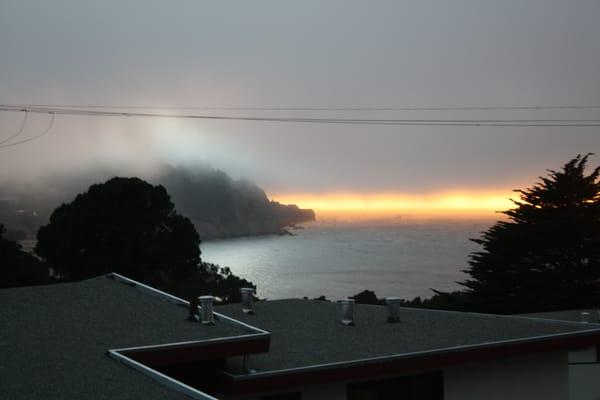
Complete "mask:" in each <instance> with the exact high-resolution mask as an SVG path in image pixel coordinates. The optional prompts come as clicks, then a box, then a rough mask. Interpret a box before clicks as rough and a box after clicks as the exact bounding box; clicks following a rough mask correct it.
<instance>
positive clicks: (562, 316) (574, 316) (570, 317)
mask: <svg viewBox="0 0 600 400" xmlns="http://www.w3.org/2000/svg"><path fill="white" fill-rule="evenodd" d="M582 312H587V313H588V314H589V322H590V323H595V324H598V323H600V311H599V310H598V309H579V310H564V311H547V312H539V313H530V314H521V315H522V316H524V317H531V318H542V319H550V320H557V321H574V322H581V313H582Z"/></svg>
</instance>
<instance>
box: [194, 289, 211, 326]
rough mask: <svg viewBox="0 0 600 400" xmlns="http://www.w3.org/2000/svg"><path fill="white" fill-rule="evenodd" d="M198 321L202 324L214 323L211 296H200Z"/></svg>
mask: <svg viewBox="0 0 600 400" xmlns="http://www.w3.org/2000/svg"><path fill="white" fill-rule="evenodd" d="M198 299H199V300H200V322H202V324H203V325H214V324H215V318H214V315H213V301H214V297H213V296H200V297H198Z"/></svg>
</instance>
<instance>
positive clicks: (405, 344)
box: [216, 300, 596, 372]
mask: <svg viewBox="0 0 600 400" xmlns="http://www.w3.org/2000/svg"><path fill="white" fill-rule="evenodd" d="M255 309H256V313H255V314H254V315H246V314H244V313H242V312H241V310H240V306H239V304H238V305H236V304H231V305H225V306H220V307H217V308H216V311H218V312H222V313H224V314H226V315H229V316H231V317H233V318H236V319H239V320H242V321H244V322H246V323H249V324H251V325H254V326H258V327H260V328H262V329H265V330H267V331H269V332H271V349H270V351H269V353H267V354H257V355H253V356H252V357H251V360H252V361H251V367H252V368H253V369H256V371H257V372H265V371H274V370H280V369H287V368H296V367H306V366H310V365H318V364H327V363H334V362H346V361H353V360H359V359H364V358H371V357H380V356H389V355H397V354H407V353H413V352H422V351H429V350H435V349H442V348H448V347H454V346H465V345H478V344H484V343H489V342H497V341H503V340H510V339H521V338H531V337H535V336H542V335H551V334H558V333H569V332H578V331H583V330H586V329H590V328H596V327H593V326H589V325H587V326H586V325H582V324H574V323H568V322H564V323H563V322H548V321H542V320H535V319H529V318H519V317H506V316H494V315H484V314H470V313H459V312H448V311H436V310H424V309H412V308H402V309H401V313H400V318H401V320H402V321H401V322H400V323H396V324H391V323H388V322H387V321H386V318H387V310H386V308H385V307H383V306H374V305H363V304H357V305H356V310H355V322H356V325H355V326H344V325H342V324H341V323H340V322H339V320H340V316H341V313H340V305H339V304H336V303H330V302H321V301H313V300H276V301H266V302H258V303H256V304H255ZM230 367H231V368H232V372H234V370H235V369H236V364H235V363H232V364H231V365H230Z"/></svg>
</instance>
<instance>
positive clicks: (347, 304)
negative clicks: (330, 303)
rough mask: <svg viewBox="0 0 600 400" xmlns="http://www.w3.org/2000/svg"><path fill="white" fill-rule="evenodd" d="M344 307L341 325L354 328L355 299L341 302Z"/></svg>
mask: <svg viewBox="0 0 600 400" xmlns="http://www.w3.org/2000/svg"><path fill="white" fill-rule="evenodd" d="M340 304H341V305H342V319H341V321H340V322H341V323H342V324H344V325H348V326H354V299H344V300H340Z"/></svg>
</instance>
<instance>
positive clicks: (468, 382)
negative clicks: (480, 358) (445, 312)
mask: <svg viewBox="0 0 600 400" xmlns="http://www.w3.org/2000/svg"><path fill="white" fill-rule="evenodd" d="M444 394H445V396H444V400H481V399H485V400H506V399H510V400H534V399H543V400H567V399H568V398H569V373H568V364H567V352H566V351H557V352H552V353H541V354H535V355H528V356H519V357H507V358H501V359H497V360H491V361H484V362H477V363H469V364H463V365H457V366H453V367H449V368H445V369H444Z"/></svg>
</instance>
